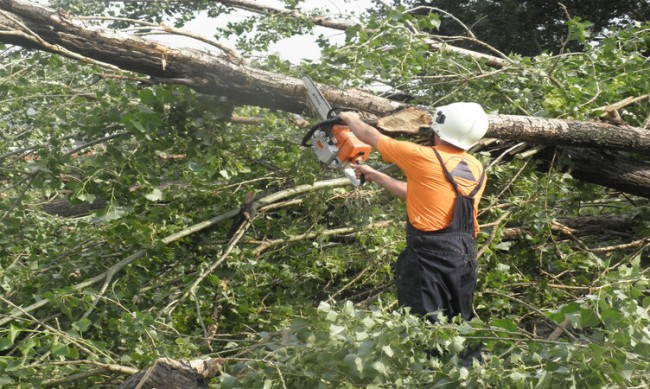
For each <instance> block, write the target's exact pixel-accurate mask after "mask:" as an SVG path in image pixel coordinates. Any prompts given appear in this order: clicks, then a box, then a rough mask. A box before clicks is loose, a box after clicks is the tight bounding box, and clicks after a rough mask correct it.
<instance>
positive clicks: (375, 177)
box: [350, 164, 406, 200]
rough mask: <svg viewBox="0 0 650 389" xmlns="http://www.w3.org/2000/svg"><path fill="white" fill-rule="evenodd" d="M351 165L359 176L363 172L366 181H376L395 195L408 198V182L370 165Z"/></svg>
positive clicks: (403, 198)
mask: <svg viewBox="0 0 650 389" xmlns="http://www.w3.org/2000/svg"><path fill="white" fill-rule="evenodd" d="M350 166H351V167H352V168H353V169H354V171H355V172H356V173H357V178H359V177H361V174H363V175H365V177H366V181H372V182H376V183H377V184H379V186H381V187H382V188H384V189H386V190H387V191H389V192H390V193H391V194H392V195H394V196H395V197H397V198H400V199H402V200H406V182H404V181H400V180H396V179H394V178H393V177H391V176H389V175H388V174H385V173H382V172H380V171H377V170H375V169H373V168H371V167H370V166H368V165H355V164H351V165H350Z"/></svg>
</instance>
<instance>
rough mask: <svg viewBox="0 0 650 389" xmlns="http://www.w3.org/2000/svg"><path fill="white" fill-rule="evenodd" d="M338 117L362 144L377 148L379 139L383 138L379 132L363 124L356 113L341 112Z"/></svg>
mask: <svg viewBox="0 0 650 389" xmlns="http://www.w3.org/2000/svg"><path fill="white" fill-rule="evenodd" d="M338 116H339V118H341V120H343V122H344V123H345V124H346V125H347V126H348V127H349V128H350V130H351V131H352V133H354V135H356V137H357V138H359V139H360V140H361V141H362V142H363V143H366V144H369V145H370V146H371V147H372V148H373V149H376V148H377V143H378V142H379V138H381V137H382V136H383V135H382V134H381V132H379V130H377V129H376V128H374V127H372V126H370V125H368V124H366V123H364V122H363V121H362V120H361V119H360V118H359V114H357V113H356V112H341V113H340V114H339V115H338Z"/></svg>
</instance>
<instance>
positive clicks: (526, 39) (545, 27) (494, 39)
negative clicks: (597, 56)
mask: <svg viewBox="0 0 650 389" xmlns="http://www.w3.org/2000/svg"><path fill="white" fill-rule="evenodd" d="M405 3H407V4H408V5H409V6H411V7H412V8H413V10H414V12H418V13H426V12H432V11H433V12H435V13H438V14H439V15H440V26H439V28H438V30H437V31H432V33H437V34H443V35H445V36H450V37H456V38H455V39H456V44H458V45H461V46H463V47H468V48H472V49H477V48H480V46H479V45H477V44H476V43H475V42H472V41H471V40H465V41H463V37H466V38H471V37H473V36H474V37H478V38H479V39H480V40H481V41H482V42H485V43H487V44H489V45H491V46H492V47H495V48H497V49H498V50H499V51H501V52H504V53H508V54H510V53H517V54H519V55H524V56H535V55H539V54H541V53H543V52H548V53H554V54H558V53H560V52H564V51H565V50H567V49H570V50H571V51H576V50H581V48H582V44H583V43H584V42H583V41H581V40H580V39H567V38H569V35H568V32H569V29H568V26H569V25H570V24H571V23H575V22H582V27H581V28H579V29H575V30H574V31H573V33H574V34H581V35H583V36H585V37H588V38H589V39H602V38H603V37H604V36H606V35H607V34H608V33H609V30H610V29H611V28H612V27H615V26H618V27H620V26H624V25H625V24H629V23H631V22H634V21H637V22H641V21H647V20H648V19H650V4H649V3H648V2H647V1H644V0H621V1H608V0H597V1H594V0H569V1H563V2H557V1H554V0H543V1H539V0H537V1H514V0H498V1H494V0H488V1H453V0H433V1H432V0H426V1H422V0H408V1H405ZM468 31H469V33H468Z"/></svg>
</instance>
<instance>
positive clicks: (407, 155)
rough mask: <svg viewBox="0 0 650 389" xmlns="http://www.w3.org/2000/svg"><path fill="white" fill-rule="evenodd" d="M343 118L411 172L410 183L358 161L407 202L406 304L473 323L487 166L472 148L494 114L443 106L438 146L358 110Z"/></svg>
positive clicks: (468, 106)
mask: <svg viewBox="0 0 650 389" xmlns="http://www.w3.org/2000/svg"><path fill="white" fill-rule="evenodd" d="M339 117H340V119H341V120H342V121H343V122H345V123H346V124H347V125H348V126H349V128H350V130H351V131H352V132H353V133H354V134H355V135H356V136H357V137H358V138H359V139H360V140H361V141H363V142H365V143H367V144H369V145H370V146H372V147H373V148H375V149H377V150H378V151H379V153H380V154H381V156H382V157H383V159H384V160H385V161H387V162H391V163H394V164H395V165H397V166H398V167H399V168H400V169H402V171H403V172H404V174H405V176H406V182H404V181H399V180H396V179H394V178H392V177H390V176H388V175H386V174H384V173H381V172H379V171H377V170H375V169H373V168H371V167H369V166H367V165H354V166H353V168H354V169H355V171H356V173H357V176H360V175H361V174H363V175H365V179H366V180H367V181H373V182H376V183H377V184H379V185H380V186H382V187H383V188H385V189H386V190H388V191H389V192H390V193H392V194H393V195H395V196H397V197H398V198H400V199H403V200H406V210H407V216H408V222H407V234H406V242H407V247H406V249H405V250H404V251H403V252H402V253H401V254H400V256H399V258H398V260H397V264H396V270H395V273H396V274H395V278H396V283H397V299H398V302H399V304H400V306H406V307H410V308H411V312H412V313H415V314H418V315H422V316H426V317H427V318H428V319H429V320H430V321H431V322H434V323H435V322H436V321H437V316H436V315H437V312H442V313H443V314H445V315H447V316H448V317H453V316H457V315H460V316H461V317H462V318H464V319H465V320H470V319H471V318H472V316H473V307H472V299H473V295H474V290H475V288H476V273H477V260H476V241H475V238H476V235H477V234H478V231H479V228H478V222H477V220H476V215H477V211H478V202H479V200H480V198H481V196H482V194H483V190H484V189H485V171H484V169H483V167H482V165H481V163H480V162H479V161H478V160H477V159H476V158H474V157H473V156H471V155H470V154H468V153H467V152H466V150H468V149H469V148H470V147H471V146H472V145H473V144H475V143H476V142H477V141H478V140H480V139H481V138H482V137H483V136H484V135H485V132H486V131H487V128H488V119H487V115H486V114H485V112H484V111H483V109H482V108H481V106H480V105H478V104H476V103H453V104H450V105H447V106H443V107H441V108H439V109H438V110H437V111H436V113H435V115H434V123H433V124H432V126H431V130H432V135H433V140H434V146H433V147H431V146H421V145H417V144H415V143H411V142H404V141H398V140H395V139H392V138H389V137H387V136H384V135H382V134H381V133H380V132H379V131H378V130H377V129H376V128H374V127H371V126H369V125H368V124H366V123H364V122H363V121H361V120H360V118H359V115H358V114H356V113H354V112H342V113H340V114H339Z"/></svg>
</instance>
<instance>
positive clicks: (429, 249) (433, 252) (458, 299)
mask: <svg viewBox="0 0 650 389" xmlns="http://www.w3.org/2000/svg"><path fill="white" fill-rule="evenodd" d="M433 151H434V152H435V153H436V156H437V157H438V160H439V161H440V165H441V166H442V169H443V171H444V173H445V177H447V180H448V181H449V182H450V183H451V184H452V185H453V187H454V190H455V191H456V201H455V203H454V213H453V218H452V221H451V224H449V226H447V227H446V228H444V229H442V230H439V231H432V232H425V231H420V230H418V229H416V228H414V227H413V226H412V225H411V223H408V222H407V230H406V243H407V247H406V249H405V250H404V251H403V252H402V253H401V254H400V256H399V258H398V260H397V264H396V270H395V273H396V274H395V276H396V282H397V300H398V303H399V304H400V306H406V307H410V308H411V312H412V313H414V314H418V315H422V316H426V317H427V318H428V319H429V320H430V321H431V322H433V323H435V322H436V321H437V318H436V314H435V313H436V312H437V311H442V312H443V313H444V314H445V315H446V316H448V317H453V316H456V315H460V316H462V317H463V318H464V319H465V320H470V319H471V318H472V316H473V309H472V298H473V295H474V289H476V275H477V274H476V273H477V270H478V266H477V260H476V241H475V239H474V217H473V212H474V196H475V195H476V193H477V192H478V191H479V189H480V188H481V187H482V185H483V181H484V180H485V169H483V172H482V173H481V178H480V180H479V182H478V185H476V188H474V190H473V191H472V192H471V193H470V194H469V195H467V196H464V195H462V193H460V191H459V190H458V184H457V183H456V181H454V178H453V177H452V176H451V174H449V171H448V170H447V168H446V167H445V164H444V162H443V160H442V158H441V157H440V154H439V153H438V151H437V150H436V149H433Z"/></svg>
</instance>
